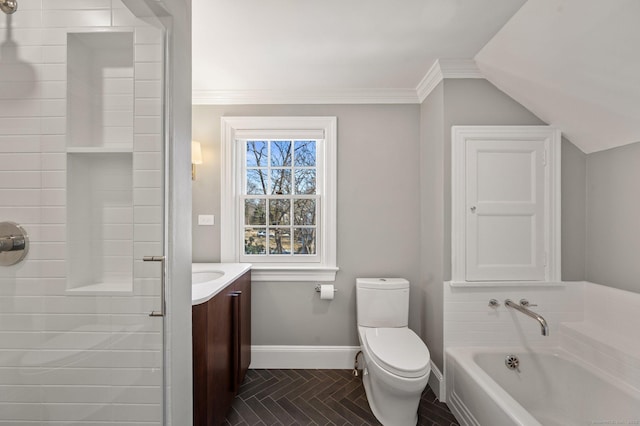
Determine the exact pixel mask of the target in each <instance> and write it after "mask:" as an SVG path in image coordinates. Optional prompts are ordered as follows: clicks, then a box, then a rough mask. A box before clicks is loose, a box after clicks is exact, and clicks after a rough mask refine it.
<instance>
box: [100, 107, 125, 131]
mask: <svg viewBox="0 0 640 426" xmlns="http://www.w3.org/2000/svg"><path fill="white" fill-rule="evenodd" d="M102 116H103V124H104V125H105V126H120V127H133V111H126V110H125V111H114V110H111V111H103V113H102Z"/></svg>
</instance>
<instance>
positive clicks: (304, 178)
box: [296, 169, 316, 195]
mask: <svg viewBox="0 0 640 426" xmlns="http://www.w3.org/2000/svg"><path fill="white" fill-rule="evenodd" d="M315 193H316V170H315V169H302V170H296V194H309V195H310V194H315Z"/></svg>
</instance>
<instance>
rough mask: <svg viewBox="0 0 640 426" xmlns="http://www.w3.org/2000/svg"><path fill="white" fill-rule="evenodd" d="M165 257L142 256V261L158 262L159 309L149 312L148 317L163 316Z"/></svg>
mask: <svg viewBox="0 0 640 426" xmlns="http://www.w3.org/2000/svg"><path fill="white" fill-rule="evenodd" d="M166 259H167V258H166V257H165V256H145V257H143V258H142V261H143V262H160V268H161V269H162V270H161V271H160V310H159V311H151V313H150V314H149V316H150V317H163V316H164V308H165V302H164V291H165V290H164V284H165V283H164V277H165V275H166V274H165V260H166Z"/></svg>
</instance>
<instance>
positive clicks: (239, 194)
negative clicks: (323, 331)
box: [221, 117, 338, 281]
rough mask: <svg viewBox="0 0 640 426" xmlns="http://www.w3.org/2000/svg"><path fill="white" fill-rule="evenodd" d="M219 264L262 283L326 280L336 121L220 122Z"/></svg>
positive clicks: (332, 236)
mask: <svg viewBox="0 0 640 426" xmlns="http://www.w3.org/2000/svg"><path fill="white" fill-rule="evenodd" d="M222 156H223V159H222V163H223V167H222V168H223V173H222V215H221V223H222V224H223V225H222V229H221V237H222V261H224V262H248V263H252V264H253V268H252V270H253V274H252V278H253V279H254V280H258V281H260V280H262V281H271V280H278V281H300V280H313V281H315V280H318V281H333V280H335V274H336V271H337V270H338V268H337V266H336V118H335V117H223V118H222Z"/></svg>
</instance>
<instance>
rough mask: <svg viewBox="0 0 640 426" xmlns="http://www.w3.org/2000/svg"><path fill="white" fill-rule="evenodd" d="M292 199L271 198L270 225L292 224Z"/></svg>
mask: <svg viewBox="0 0 640 426" xmlns="http://www.w3.org/2000/svg"><path fill="white" fill-rule="evenodd" d="M290 210H291V200H269V225H290V224H291V211H290Z"/></svg>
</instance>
